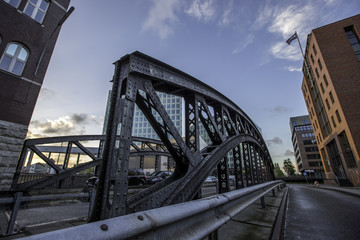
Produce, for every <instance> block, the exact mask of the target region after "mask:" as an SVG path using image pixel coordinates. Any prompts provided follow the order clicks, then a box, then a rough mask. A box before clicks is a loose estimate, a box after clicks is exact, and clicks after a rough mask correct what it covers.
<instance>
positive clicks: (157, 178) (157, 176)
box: [146, 171, 173, 184]
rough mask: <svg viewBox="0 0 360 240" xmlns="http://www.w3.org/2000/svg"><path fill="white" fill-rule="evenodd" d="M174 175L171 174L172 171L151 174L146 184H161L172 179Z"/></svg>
mask: <svg viewBox="0 0 360 240" xmlns="http://www.w3.org/2000/svg"><path fill="white" fill-rule="evenodd" d="M172 174H173V172H171V171H158V172H153V173H152V174H150V176H148V177H147V179H146V183H147V184H155V183H158V182H161V181H162V180H164V179H167V178H168V177H170V176H171V175H172Z"/></svg>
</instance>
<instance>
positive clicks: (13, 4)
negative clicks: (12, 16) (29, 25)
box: [5, 0, 20, 8]
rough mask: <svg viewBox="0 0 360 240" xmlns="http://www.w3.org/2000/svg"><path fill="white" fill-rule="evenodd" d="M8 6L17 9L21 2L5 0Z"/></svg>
mask: <svg viewBox="0 0 360 240" xmlns="http://www.w3.org/2000/svg"><path fill="white" fill-rule="evenodd" d="M5 2H7V3H8V4H10V5H11V6H13V7H14V8H17V7H18V6H19V4H20V0H5Z"/></svg>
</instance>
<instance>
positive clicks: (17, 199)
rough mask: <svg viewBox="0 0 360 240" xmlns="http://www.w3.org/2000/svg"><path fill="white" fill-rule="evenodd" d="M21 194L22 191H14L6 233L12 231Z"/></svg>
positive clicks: (11, 232)
mask: <svg viewBox="0 0 360 240" xmlns="http://www.w3.org/2000/svg"><path fill="white" fill-rule="evenodd" d="M22 195H23V193H22V192H17V193H15V195H14V204H13V209H12V212H11V216H10V220H9V225H8V227H7V231H6V234H13V233H14V226H15V221H16V217H17V214H18V212H19V208H20V199H21V197H22Z"/></svg>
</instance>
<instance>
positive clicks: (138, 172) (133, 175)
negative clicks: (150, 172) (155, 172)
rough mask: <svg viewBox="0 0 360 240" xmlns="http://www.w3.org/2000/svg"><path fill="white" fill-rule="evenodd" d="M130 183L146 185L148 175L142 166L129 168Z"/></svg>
mask: <svg viewBox="0 0 360 240" xmlns="http://www.w3.org/2000/svg"><path fill="white" fill-rule="evenodd" d="M128 180H129V185H144V184H145V183H146V175H145V173H144V170H142V169H141V168H129V171H128Z"/></svg>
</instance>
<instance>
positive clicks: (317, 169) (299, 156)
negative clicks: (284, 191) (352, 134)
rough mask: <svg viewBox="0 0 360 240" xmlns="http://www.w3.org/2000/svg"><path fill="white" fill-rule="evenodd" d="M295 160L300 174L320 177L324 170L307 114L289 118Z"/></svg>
mask: <svg viewBox="0 0 360 240" xmlns="http://www.w3.org/2000/svg"><path fill="white" fill-rule="evenodd" d="M290 129H291V140H292V144H293V147H294V154H295V162H296V165H297V168H298V170H299V172H301V174H302V175H304V173H306V174H307V175H309V176H314V177H322V176H323V173H324V170H323V167H322V162H321V158H320V153H319V149H318V147H317V145H316V139H315V134H314V131H313V127H312V125H311V122H310V117H309V115H305V116H298V117H291V118H290Z"/></svg>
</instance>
